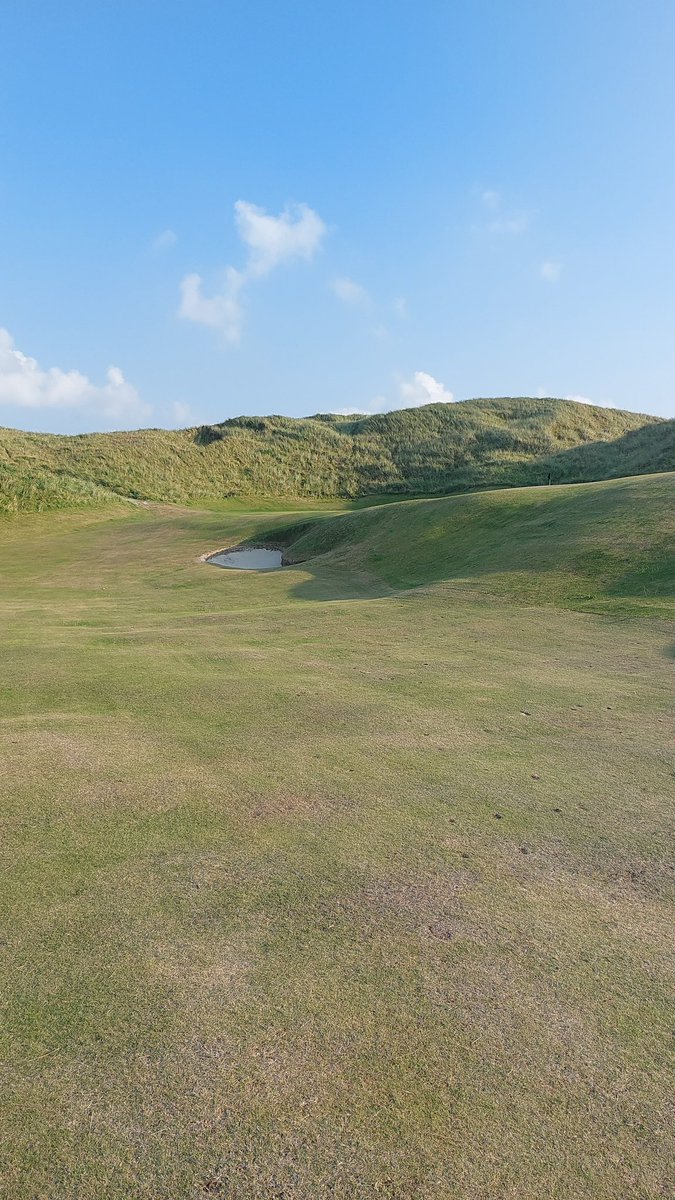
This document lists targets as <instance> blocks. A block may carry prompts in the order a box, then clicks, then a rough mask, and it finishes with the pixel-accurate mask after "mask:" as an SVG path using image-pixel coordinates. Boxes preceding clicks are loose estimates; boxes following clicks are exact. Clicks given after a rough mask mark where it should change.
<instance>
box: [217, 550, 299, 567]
mask: <svg viewBox="0 0 675 1200" xmlns="http://www.w3.org/2000/svg"><path fill="white" fill-rule="evenodd" d="M206 561H207V562H209V563H212V564H213V566H214V567H234V568H235V570H237V571H274V570H276V569H277V567H280V566H281V550H263V549H261V548H259V547H256V548H255V549H253V550H221V551H219V553H218V554H211V555H209V557H208V558H207V559H206Z"/></svg>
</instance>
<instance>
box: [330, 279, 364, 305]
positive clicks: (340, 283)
mask: <svg viewBox="0 0 675 1200" xmlns="http://www.w3.org/2000/svg"><path fill="white" fill-rule="evenodd" d="M330 288H331V291H332V292H334V293H335V295H336V296H337V298H338V300H342V302H343V304H351V305H353V306H354V307H355V308H368V307H369V306H370V304H371V298H370V294H369V292H368V291H367V290H366V288H364V287H362V285H361V284H360V283H356V282H355V281H354V280H353V279H349V277H348V276H347V275H338V276H337V277H336V278H335V279H332V280H331V283H330Z"/></svg>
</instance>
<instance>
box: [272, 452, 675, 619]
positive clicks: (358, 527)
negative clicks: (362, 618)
mask: <svg viewBox="0 0 675 1200" xmlns="http://www.w3.org/2000/svg"><path fill="white" fill-rule="evenodd" d="M271 537H272V539H273V540H274V541H275V542H278V543H279V544H281V545H283V546H285V552H286V556H287V558H289V559H290V560H294V561H304V560H306V559H310V560H314V559H315V557H316V556H317V555H326V556H327V560H328V562H329V563H330V564H331V565H332V566H333V567H335V566H337V565H338V564H339V565H340V567H341V568H343V569H344V570H345V571H348V572H361V573H362V572H367V573H368V574H369V575H370V576H371V577H375V578H379V579H381V580H382V581H383V582H384V583H386V584H388V585H389V586H391V587H393V588H410V587H418V586H420V585H421V584H427V583H431V582H435V581H439V580H454V581H459V582H462V583H464V584H465V585H466V586H469V587H472V588H476V589H481V590H486V591H489V592H490V593H491V594H493V595H494V594H501V595H507V596H509V597H518V598H519V599H522V600H525V601H528V602H530V603H533V602H534V603H554V604H558V605H564V606H565V607H575V608H585V609H588V608H591V609H593V611H600V610H601V611H610V610H611V611H614V612H618V611H623V612H627V611H635V612H639V611H642V610H644V611H647V612H653V613H658V612H663V613H664V614H665V615H671V614H672V615H675V611H674V610H673V595H675V553H674V551H673V547H674V546H675V474H672V473H671V474H663V475H652V476H642V477H637V478H634V479H622V480H617V481H608V482H605V483H599V484H578V485H575V486H569V485H567V486H564V487H539V488H522V489H514V490H504V491H495V492H477V493H472V494H470V495H466V496H451V497H443V498H442V499H429V500H407V501H403V502H401V503H398V504H390V505H387V506H383V507H381V508H370V509H366V510H364V511H361V512H357V513H348V514H345V515H340V516H336V517H333V518H332V519H331V520H325V521H321V522H318V523H312V524H310V525H307V526H305V525H303V524H302V523H301V524H300V525H299V526H298V525H297V524H296V525H291V526H290V527H289V528H287V529H285V530H281V531H280V530H278V529H277V530H275V531H271Z"/></svg>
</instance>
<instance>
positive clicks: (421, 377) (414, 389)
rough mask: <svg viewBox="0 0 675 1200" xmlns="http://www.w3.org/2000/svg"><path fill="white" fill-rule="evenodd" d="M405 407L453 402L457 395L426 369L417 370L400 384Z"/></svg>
mask: <svg viewBox="0 0 675 1200" xmlns="http://www.w3.org/2000/svg"><path fill="white" fill-rule="evenodd" d="M400 392H401V399H402V400H403V405H402V407H403V408H419V407H420V405H422V404H452V403H453V401H454V399H455V397H454V396H453V394H452V392H448V391H447V389H446V388H445V387H444V386H443V384H442V383H440V382H439V381H438V379H434V377H433V375H429V374H428V373H427V372H426V371H415V374H414V375H413V377H412V379H411V380H408V381H404V382H402V383H401V384H400Z"/></svg>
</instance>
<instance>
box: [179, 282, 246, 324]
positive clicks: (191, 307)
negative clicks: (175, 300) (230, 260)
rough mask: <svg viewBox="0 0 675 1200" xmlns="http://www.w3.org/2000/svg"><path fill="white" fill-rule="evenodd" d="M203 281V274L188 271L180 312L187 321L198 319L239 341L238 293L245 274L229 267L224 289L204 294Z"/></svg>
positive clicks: (240, 319)
mask: <svg viewBox="0 0 675 1200" xmlns="http://www.w3.org/2000/svg"><path fill="white" fill-rule="evenodd" d="M202 282H203V281H202V277H201V275H196V274H193V275H186V276H185V278H184V279H183V280H182V282H181V284H180V292H181V302H180V308H179V309H178V315H179V316H180V317H184V318H185V320H186V321H196V322H197V323H198V324H200V325H208V326H209V328H211V329H217V330H219V332H220V333H222V335H223V336H224V338H225V340H226V341H228V342H238V341H239V339H240V337H241V322H242V307H241V304H240V302H239V293H240V292H241V289H242V287H243V285H244V276H243V275H242V274H241V272H240V271H236V270H235V269H234V267H227V268H226V269H225V274H224V279H223V284H222V290H221V291H220V292H216V293H215V295H213V296H205V295H204V293H203V291H202Z"/></svg>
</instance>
